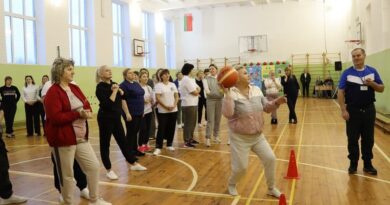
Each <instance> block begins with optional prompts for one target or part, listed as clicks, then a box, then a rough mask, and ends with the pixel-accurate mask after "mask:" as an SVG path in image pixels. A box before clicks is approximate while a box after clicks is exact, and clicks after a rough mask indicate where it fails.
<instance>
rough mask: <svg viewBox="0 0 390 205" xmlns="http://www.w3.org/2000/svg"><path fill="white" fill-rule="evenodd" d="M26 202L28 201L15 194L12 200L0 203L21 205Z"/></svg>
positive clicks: (4, 200)
mask: <svg viewBox="0 0 390 205" xmlns="http://www.w3.org/2000/svg"><path fill="white" fill-rule="evenodd" d="M26 201H27V199H25V198H23V197H20V196H17V195H15V194H13V195H12V196H11V197H10V198H8V199H3V200H2V201H0V204H2V205H3V204H20V203H23V202H26Z"/></svg>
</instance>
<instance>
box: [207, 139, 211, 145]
mask: <svg viewBox="0 0 390 205" xmlns="http://www.w3.org/2000/svg"><path fill="white" fill-rule="evenodd" d="M210 141H211V140H210V139H209V138H207V139H206V146H207V147H210V146H211V142H210Z"/></svg>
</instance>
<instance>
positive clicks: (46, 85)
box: [41, 80, 52, 97]
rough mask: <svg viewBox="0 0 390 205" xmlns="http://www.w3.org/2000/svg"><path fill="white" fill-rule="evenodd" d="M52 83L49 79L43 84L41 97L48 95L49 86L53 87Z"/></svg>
mask: <svg viewBox="0 0 390 205" xmlns="http://www.w3.org/2000/svg"><path fill="white" fill-rule="evenodd" d="M51 85H52V83H51V80H49V81H47V82H46V83H45V85H43V87H42V91H41V97H44V96H45V95H46V93H47V91H48V90H49V88H50V87H51Z"/></svg>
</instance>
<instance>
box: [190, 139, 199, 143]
mask: <svg viewBox="0 0 390 205" xmlns="http://www.w3.org/2000/svg"><path fill="white" fill-rule="evenodd" d="M191 144H199V142H198V141H196V140H194V139H192V140H191Z"/></svg>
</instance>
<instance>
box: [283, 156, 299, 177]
mask: <svg viewBox="0 0 390 205" xmlns="http://www.w3.org/2000/svg"><path fill="white" fill-rule="evenodd" d="M284 178H285V179H299V176H298V168H297V161H296V159H295V152H294V150H291V153H290V161H289V163H288V170H287V176H285V177H284Z"/></svg>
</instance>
